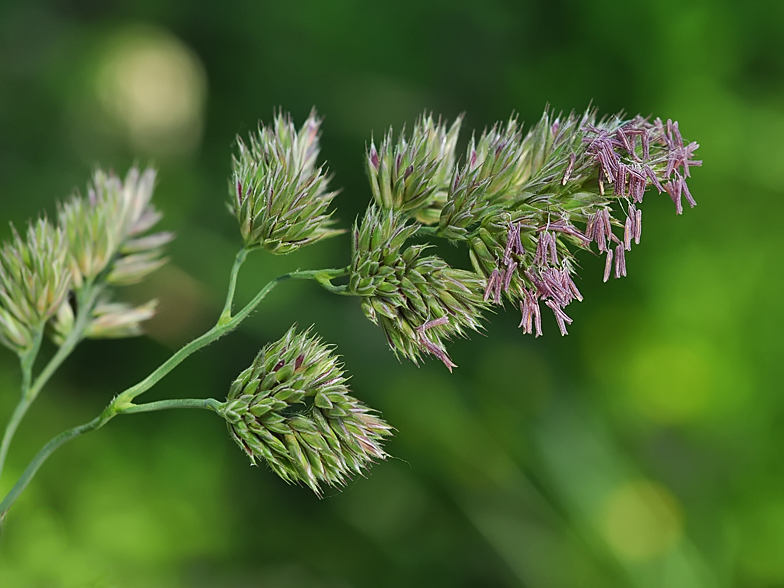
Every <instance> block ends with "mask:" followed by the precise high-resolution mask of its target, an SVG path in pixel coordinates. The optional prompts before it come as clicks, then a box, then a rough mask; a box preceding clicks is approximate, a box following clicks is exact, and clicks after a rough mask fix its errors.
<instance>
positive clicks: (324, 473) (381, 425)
mask: <svg viewBox="0 0 784 588" xmlns="http://www.w3.org/2000/svg"><path fill="white" fill-rule="evenodd" d="M221 414H222V415H223V416H224V418H225V419H226V421H227V423H228V427H229V431H230V433H231V436H232V437H233V439H234V440H235V441H236V442H237V444H238V445H239V446H240V447H241V448H242V449H243V450H244V451H245V453H247V454H248V456H249V457H250V459H251V462H253V463H254V464H255V463H256V460H257V459H260V460H264V461H266V462H267V464H268V465H269V466H270V468H272V470H273V471H274V472H275V473H276V474H278V475H279V476H280V477H281V478H283V479H284V480H286V481H287V482H302V483H304V484H307V485H308V486H309V487H310V488H311V489H312V490H313V491H314V492H316V493H317V494H320V492H321V488H320V485H321V484H322V483H326V484H328V485H332V486H336V485H342V484H344V483H345V482H346V480H347V479H348V478H349V476H351V475H352V474H355V473H356V474H358V473H361V472H362V470H363V469H364V468H365V467H367V466H368V465H369V464H370V462H371V461H372V460H374V459H384V458H385V457H386V453H384V451H383V450H382V449H381V443H380V442H381V439H382V438H383V437H384V436H386V435H389V434H390V429H391V427H390V426H389V425H387V424H386V423H385V422H384V421H383V420H381V419H380V418H379V417H377V416H375V415H374V414H373V412H372V411H371V410H370V409H369V408H367V407H366V406H365V405H364V404H362V403H361V402H359V401H358V400H357V399H356V398H354V397H352V396H351V395H349V389H348V387H347V386H346V378H345V376H344V375H343V369H342V366H341V365H340V364H339V363H338V359H337V357H336V356H335V355H334V354H333V353H332V349H331V348H330V347H329V346H327V345H325V344H324V343H323V342H322V341H321V340H320V339H319V338H318V337H316V336H314V335H311V334H310V332H309V331H306V332H304V333H297V331H296V329H295V327H291V329H289V331H288V332H287V333H286V334H285V335H284V336H283V337H281V338H280V339H279V340H278V341H275V342H273V343H269V344H267V345H265V346H264V348H262V350H261V351H260V352H259V354H258V355H257V356H256V359H255V360H254V361H253V365H251V366H250V367H249V368H248V369H247V370H245V371H244V372H242V373H241V374H240V375H239V376H238V377H237V379H236V380H235V381H234V383H233V384H232V386H231V389H230V391H229V394H228V399H227V402H226V404H225V405H224V407H223V408H222V410H221Z"/></svg>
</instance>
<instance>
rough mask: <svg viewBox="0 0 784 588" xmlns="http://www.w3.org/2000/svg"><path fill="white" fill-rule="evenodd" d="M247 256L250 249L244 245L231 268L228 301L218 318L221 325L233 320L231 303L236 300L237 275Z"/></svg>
mask: <svg viewBox="0 0 784 588" xmlns="http://www.w3.org/2000/svg"><path fill="white" fill-rule="evenodd" d="M247 256H248V249H246V248H245V247H243V248H242V249H240V250H239V251H238V252H237V256H236V257H235V258H234V265H233V266H232V268H231V275H230V276H229V290H228V292H227V293H226V303H225V304H224V305H223V311H221V315H220V318H219V319H218V324H219V325H220V324H224V323H227V322H229V320H231V305H232V303H233V302H234V290H235V288H236V287H237V276H238V275H239V273H240V267H242V264H243V263H244V262H245V258H246V257H247Z"/></svg>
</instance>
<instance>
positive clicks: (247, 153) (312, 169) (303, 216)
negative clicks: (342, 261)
mask: <svg viewBox="0 0 784 588" xmlns="http://www.w3.org/2000/svg"><path fill="white" fill-rule="evenodd" d="M320 125H321V121H320V120H319V119H318V118H316V115H315V113H311V115H310V116H309V117H308V119H307V120H306V121H305V124H304V125H302V128H301V129H300V130H299V131H297V130H296V128H295V127H294V123H293V122H292V121H291V117H290V116H288V115H284V114H283V113H280V114H278V115H277V116H276V117H275V122H274V124H273V126H272V127H271V128H270V127H265V126H264V125H260V126H259V130H258V132H257V133H256V134H252V135H251V136H250V142H249V143H248V144H246V143H245V142H244V141H243V140H242V139H241V138H240V137H237V148H238V151H239V153H238V154H237V155H236V156H234V157H233V158H232V168H233V175H232V182H231V185H230V189H229V192H230V199H229V209H230V210H231V211H232V212H233V213H234V215H235V216H236V217H237V220H238V221H239V223H240V233H241V234H242V238H243V240H244V242H245V247H247V248H249V249H252V248H256V247H263V248H264V249H267V250H268V251H271V252H272V253H279V254H282V253H290V252H291V251H294V250H296V249H298V248H300V247H302V246H304V245H309V244H310V243H314V242H315V241H318V240H319V239H322V238H324V237H329V236H331V235H334V234H338V233H340V232H341V231H336V230H334V229H330V228H329V227H330V226H331V225H332V224H333V221H332V220H331V219H330V215H331V213H327V208H329V205H330V203H331V202H332V199H333V198H334V197H335V194H336V193H335V192H330V191H329V190H328V187H327V184H328V181H329V178H328V177H327V175H326V170H325V168H324V167H323V166H321V167H316V157H317V156H318V153H319V143H318V137H319V136H318V132H319V126H320Z"/></svg>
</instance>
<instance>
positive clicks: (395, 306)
mask: <svg viewBox="0 0 784 588" xmlns="http://www.w3.org/2000/svg"><path fill="white" fill-rule="evenodd" d="M417 228H418V225H415V224H411V225H407V224H406V223H405V220H404V219H403V218H402V217H401V216H400V214H399V213H396V212H394V211H381V210H379V209H378V208H376V206H375V205H373V204H371V206H370V207H369V208H368V210H367V213H366V214H365V217H364V218H363V219H362V222H361V223H358V224H357V225H355V227H354V232H353V244H352V257H351V271H350V278H349V291H350V292H351V293H352V294H354V295H357V296H361V297H362V310H363V311H364V312H365V315H366V316H367V317H368V318H369V319H370V320H371V321H372V322H373V323H375V324H377V325H379V326H380V327H381V328H382V330H383V331H384V334H385V335H386V338H387V341H388V343H389V345H390V347H391V348H392V349H393V350H394V351H395V353H399V354H400V355H402V356H403V357H406V358H408V359H410V360H412V361H414V362H415V363H416V362H418V361H419V359H420V357H421V356H422V355H423V354H424V355H428V354H429V355H433V356H435V357H437V358H438V359H440V360H441V361H442V362H443V363H444V365H446V366H447V368H449V369H450V370H451V369H452V368H453V367H455V365H454V364H453V363H452V360H451V359H450V358H449V355H448V354H447V352H446V349H445V347H444V342H445V341H447V340H449V339H450V338H452V337H454V336H456V335H464V334H465V332H466V330H473V331H476V330H478V329H479V328H480V322H481V318H482V311H483V310H484V309H485V308H486V306H487V305H486V303H485V301H484V300H483V299H482V291H483V281H482V280H481V278H480V277H479V276H478V275H476V274H475V273H474V272H470V271H465V270H460V269H455V268H453V267H451V266H449V264H447V263H446V262H445V261H444V260H442V259H441V258H440V257H437V256H435V255H425V254H424V253H425V251H426V250H427V248H428V246H426V245H411V246H409V247H407V248H406V249H404V250H403V245H404V244H405V241H406V240H407V239H408V238H409V237H411V236H412V235H413V234H414V233H415V232H416V231H417Z"/></svg>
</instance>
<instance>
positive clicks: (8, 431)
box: [0, 285, 99, 477]
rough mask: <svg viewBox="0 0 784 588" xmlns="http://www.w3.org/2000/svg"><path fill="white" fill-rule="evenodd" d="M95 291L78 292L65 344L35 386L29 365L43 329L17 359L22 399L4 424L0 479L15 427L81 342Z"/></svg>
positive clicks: (35, 352)
mask: <svg viewBox="0 0 784 588" xmlns="http://www.w3.org/2000/svg"><path fill="white" fill-rule="evenodd" d="M98 291H99V289H98V288H97V287H95V286H92V285H87V286H86V287H85V288H84V290H82V293H81V295H80V296H79V298H78V301H77V302H78V306H79V308H78V311H77V315H76V320H75V322H74V327H73V329H72V330H71V332H70V333H69V334H68V337H66V339H65V341H63V344H62V345H61V346H60V348H59V349H58V350H57V353H55V354H54V356H52V359H50V360H49V363H48V364H47V365H46V367H44V369H43V370H41V373H40V374H39V375H38V377H37V378H36V379H35V382H32V374H33V364H34V363H35V358H36V357H37V355H38V350H39V349H40V346H41V340H42V338H43V333H44V328H43V326H41V328H40V329H38V330H37V331H36V332H35V334H34V342H33V345H32V347H31V348H30V349H29V350H28V351H27V352H26V353H24V354H23V355H22V356H21V358H20V359H21V364H22V397H21V398H20V399H19V403H18V404H17V405H16V407H15V408H14V412H13V413H12V414H11V419H10V420H9V421H8V425H6V428H5V432H4V433H3V440H2V441H1V442H0V477H2V474H3V468H4V466H5V460H6V457H7V455H8V449H9V447H10V446H11V441H12V440H13V438H14V434H15V433H16V429H17V428H18V427H19V423H20V422H21V421H22V419H23V418H24V416H25V414H27V411H28V409H29V408H30V405H31V404H32V403H33V401H34V400H35V399H36V397H37V396H38V393H39V392H40V391H41V389H42V388H43V387H44V385H45V384H46V382H47V381H49V378H51V377H52V374H54V372H55V371H56V370H57V368H58V367H60V365H61V364H62V363H63V361H65V359H66V358H67V357H68V356H69V355H70V354H71V352H72V351H73V349H74V347H76V345H77V343H79V341H81V340H82V335H83V334H84V329H85V328H86V326H87V321H88V319H89V318H90V314H91V313H92V309H93V308H92V307H93V305H94V303H95V299H96V298H97V296H98Z"/></svg>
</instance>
